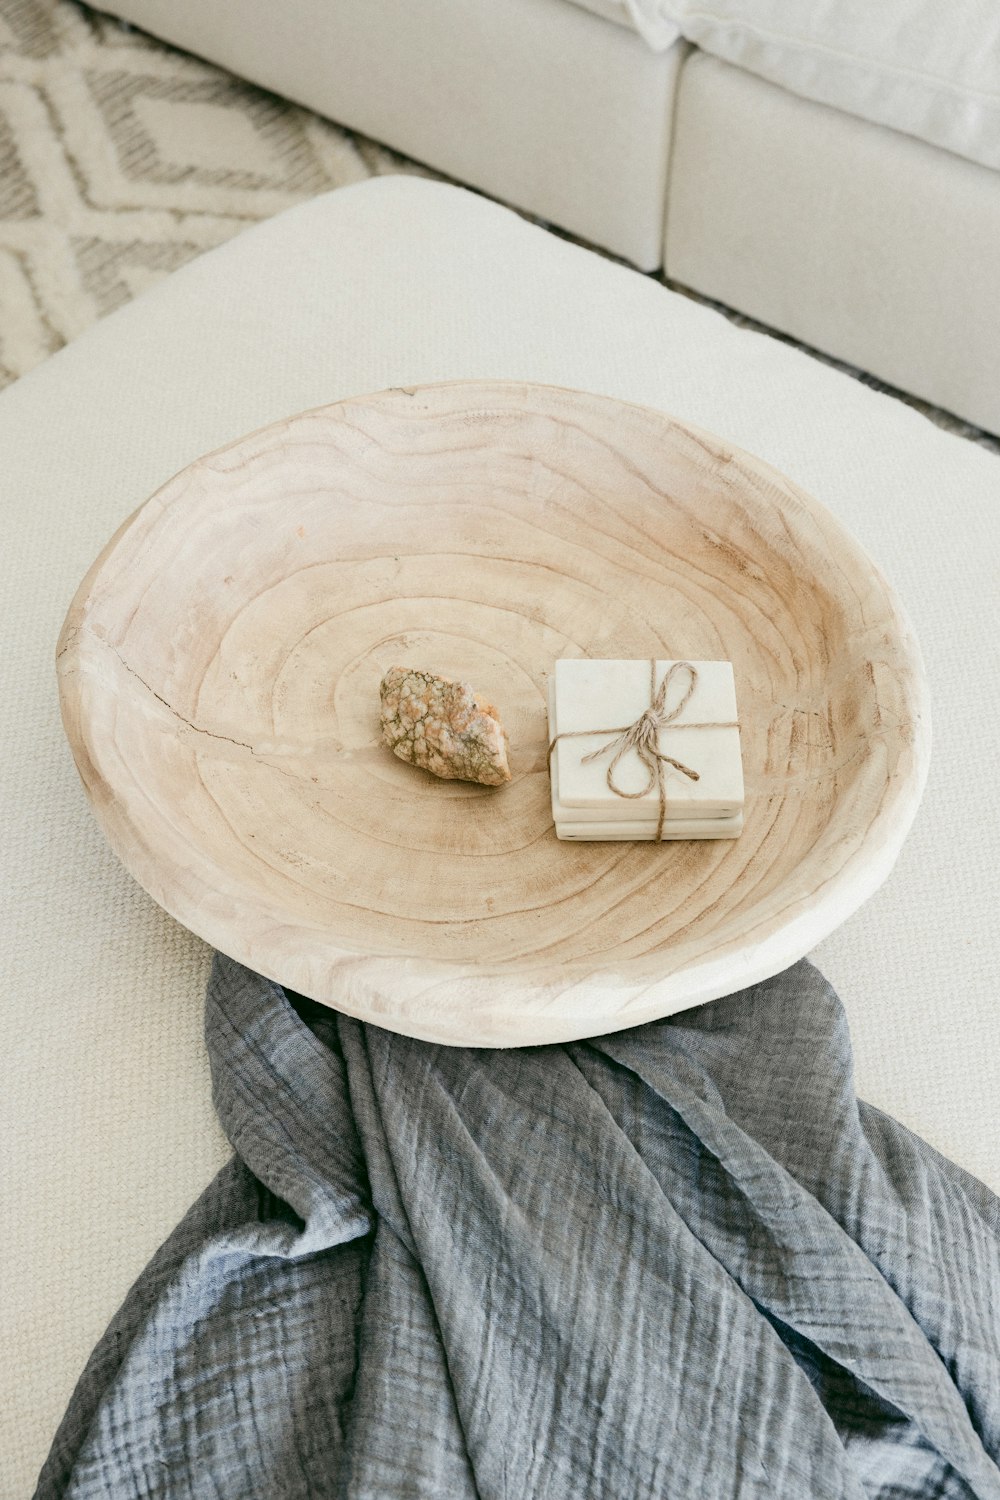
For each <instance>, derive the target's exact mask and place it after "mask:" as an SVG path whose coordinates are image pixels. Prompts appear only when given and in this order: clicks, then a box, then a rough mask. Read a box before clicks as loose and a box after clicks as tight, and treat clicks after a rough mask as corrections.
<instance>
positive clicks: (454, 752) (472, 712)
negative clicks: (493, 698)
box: [379, 667, 510, 786]
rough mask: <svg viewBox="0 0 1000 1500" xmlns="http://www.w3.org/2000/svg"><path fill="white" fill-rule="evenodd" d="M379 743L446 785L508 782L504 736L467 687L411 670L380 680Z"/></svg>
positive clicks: (496, 718) (487, 706)
mask: <svg viewBox="0 0 1000 1500" xmlns="http://www.w3.org/2000/svg"><path fill="white" fill-rule="evenodd" d="M379 692H380V695H381V699H382V738H383V740H384V741H385V743H386V744H387V745H388V746H389V748H390V750H391V751H392V752H393V754H394V755H398V756H399V758H400V760H405V761H409V762H410V764H411V765H414V766H422V767H423V769H424V770H425V771H431V772H433V774H434V775H435V776H441V777H443V778H444V779H445V780H446V781H478V782H481V783H482V785H483V786H501V785H502V784H503V783H504V782H505V781H509V780H510V766H509V764H508V760H507V751H508V741H507V731H506V730H505V729H504V727H503V725H502V724H501V722H500V715H499V714H498V712H497V710H496V709H495V708H494V706H493V704H492V703H487V701H486V699H485V698H482V697H480V695H479V694H478V693H475V692H473V690H472V688H471V687H470V686H469V684H468V683H467V682H455V681H453V680H452V679H451V678H450V677H439V676H438V675H437V673H435V672H424V671H417V670H416V669H414V668H412V667H391V668H390V669H389V671H388V672H386V674H385V676H384V677H383V678H382V683H381V687H380V688H379Z"/></svg>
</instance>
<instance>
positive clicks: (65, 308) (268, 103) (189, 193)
mask: <svg viewBox="0 0 1000 1500" xmlns="http://www.w3.org/2000/svg"><path fill="white" fill-rule="evenodd" d="M206 3H213V0H206ZM216 3H217V0H216ZM276 3H280V0H276ZM331 3H336V0H331ZM388 172H408V173H415V174H418V175H421V176H426V177H437V176H438V175H439V174H437V173H435V172H432V171H430V170H429V169H427V168H425V167H422V166H420V165H418V164H417V163H416V162H412V161H409V160H407V159H406V158H405V157H401V156H398V155H397V154H396V153H394V152H392V151H389V150H388V149H386V148H385V147H384V146H380V145H377V144H376V143H375V142H373V141H370V140H367V139H365V138H364V137H363V136H359V135H356V134H354V133H353V132H351V131H348V130H343V129H341V128H340V127H339V126H337V125H333V124H331V123H330V122H329V121H328V120H324V119H321V118H320V116H318V115H315V114H313V113H311V111H309V110H306V109H302V108H300V107H299V106H298V105H295V104H290V103H288V102H287V101H286V100H284V99H280V98H278V97H277V96H276V95H274V94H269V93H267V92H266V91H265V90H263V89H259V88H255V87H254V86H253V85H251V84H247V83H243V82H241V81H240V80H239V79H236V78H234V77H232V76H231V75H230V74H228V73H226V72H223V71H221V70H220V69H218V68H215V67H212V66H211V65H210V64H208V63H203V62H200V61H199V60H198V59H197V58H194V57H190V56H188V55H187V54H185V53H183V52H177V51H175V50H174V49H173V48H171V47H167V46H165V45H163V44H162V43H160V42H157V41H155V40H153V38H151V37H147V36H145V35H144V34H143V33H141V32H139V31H136V30H134V29H133V28H131V27H129V26H128V25H126V24H125V23H124V22H121V21H118V20H115V19H113V18H111V17H109V16H103V15H100V14H99V13H97V12H94V11H91V10H88V9H87V8H86V7H85V6H83V5H80V4H77V3H76V0H0V386H3V385H6V384H9V382H10V381H12V380H14V379H16V378H17V377H18V376H19V375H22V374H24V373H25V372H26V371H27V370H30V369H31V368H32V367H33V366H34V365H37V364H38V363H40V361H41V360H43V359H45V358H46V357H47V356H48V355H49V354H51V353H53V352H54V351H55V350H56V349H58V348H60V347H61V345H63V344H64V343H66V342H67V341H68V340H69V339H72V338H74V337H75V336H76V335H77V334H78V333H81V332H82V331H83V329H85V328H87V327H88V326H89V325H90V324H91V323H93V322H94V321H95V320H96V319H97V318H100V317H102V316H103V315H104V314H105V313H108V312H111V310H112V309H113V308H115V307H118V306H119V305H120V304H121V303H123V302H127V301H129V300H130V299H131V298H132V297H134V296H136V295H137V293H139V292H141V291H143V290H145V288H146V287H149V286H151V285H152V284H153V283H154V282H156V281H158V280H160V279H161V278H162V277H164V276H167V275H169V274H170V272H171V271H173V270H176V268H177V267H178V266H180V265H183V264H184V262H185V261H188V260H191V259H192V258H193V257H194V256H196V255H200V254H201V253H202V251H204V250H208V249H211V247H212V246H213V245H218V244H220V243H221V242H222V241H223V240H225V239H228V238H229V237H230V235H233V234H236V233H237V232H238V231H239V230H241V229H244V228H245V227H246V226H247V225H248V224H249V223H252V222H254V221H256V220H259V219H266V218H268V217H270V215H272V214H276V213H279V212H280V211H281V210H282V209H284V208H288V207H290V206H291V205H292V204H293V203H298V202H299V201H300V200H301V199H303V198H309V197H312V196H314V195H315V194H317V193H322V192H326V191H327V190H328V189H330V188H334V187H341V186H344V185H345V184H347V183H351V182H358V181H360V180H362V179H363V178H366V177H371V176H374V175H376V174H380V173H388ZM557 232H558V231H557ZM677 290H678V291H684V290H685V289H684V288H682V287H678V288H677ZM685 295H692V294H691V293H687V292H686V293H685ZM696 300H698V301H704V300H705V299H703V298H697V299H696ZM711 305H712V306H718V304H715V303H713V304H711ZM719 311H720V312H722V313H724V314H725V315H726V316H727V317H729V318H731V319H732V320H733V321H734V322H737V323H740V324H741V325H743V326H746V327H751V328H759V327H760V326H761V325H759V324H757V323H755V322H754V321H753V320H752V319H750V318H746V317H744V316H742V315H740V314H738V313H734V312H733V311H732V310H731V309H729V308H726V307H721V306H719ZM764 331H765V332H772V331H773V330H770V329H765V330H764ZM779 337H780V335H779ZM787 342H795V341H794V340H787ZM809 352H810V353H814V352H815V351H812V350H810V351H809ZM817 357H818V358H823V356H817ZM826 362H827V363H837V362H836V361H830V360H828V361H826ZM839 368H841V369H845V370H847V372H848V373H849V374H851V375H853V376H854V377H855V378H857V379H861V380H863V381H865V383H866V384H869V385H872V386H875V387H876V389H879V390H885V391H889V393H890V394H892V395H901V393H899V392H896V391H892V390H891V389H890V388H889V387H887V386H884V385H882V384H881V383H880V382H878V381H876V380H875V379H874V378H873V377H871V376H869V375H866V374H864V373H863V372H861V371H858V370H855V369H853V368H851V367H849V366H845V365H839ZM901 399H904V400H910V404H912V405H914V406H917V407H918V408H919V409H920V410H921V411H923V412H924V413H925V414H926V415H927V416H929V417H930V418H931V420H932V421H935V422H937V423H938V424H939V425H940V426H943V427H947V428H949V429H951V430H952V431H955V432H959V433H961V434H963V435H964V436H966V437H969V438H971V439H972V440H973V441H974V442H978V443H981V444H982V445H983V446H985V447H989V448H992V449H993V450H994V451H995V452H997V453H1000V439H998V438H996V437H992V436H990V435H989V434H987V433H983V432H980V431H979V429H977V428H974V427H971V426H969V425H968V424H967V423H964V422H961V421H959V420H958V419H957V418H955V417H952V416H950V415H949V414H947V413H945V412H941V411H938V410H937V409H936V408H933V407H929V406H928V405H927V404H926V403H923V402H919V401H912V400H911V399H910V398H909V397H906V396H901Z"/></svg>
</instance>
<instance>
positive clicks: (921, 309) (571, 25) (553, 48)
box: [102, 0, 1000, 432]
mask: <svg viewBox="0 0 1000 1500" xmlns="http://www.w3.org/2000/svg"><path fill="white" fill-rule="evenodd" d="M102 8H104V9H108V10H111V11H113V12H114V13H115V14H116V15H118V16H121V17H123V18H125V19H127V20H130V21H132V22H134V23H135V24H136V25H138V26H140V27H143V28H144V29H145V30H147V31H149V32H151V33H153V34H154V35H155V36H158V37H161V38H163V39H165V40H167V41H169V42H172V43H174V44H176V45H178V46H180V47H183V48H186V49H188V50H189V51H192V52H195V53H198V54H199V55H201V56H203V57H206V58H208V59H210V60H211V61H213V62H216V63H219V64H220V65H222V66H223V67H225V68H227V69H229V70H231V71H233V72H235V73H237V74H240V75H241V76H243V77H246V78H249V79H252V80H253V81H254V82H256V83H260V84H263V85H264V86H266V87H267V88H269V89H273V90H275V91H276V92H278V93H281V94H284V95H286V96H288V97H289V98H291V99H295V100H298V101H299V102H301V103H303V104H306V105H309V106H310V107H311V108H313V109H315V110H318V111H319V112H320V113H321V114H324V115H328V116H330V117H331V118H333V119H334V120H338V121H340V122H342V123H343V124H345V125H348V126H350V127H352V128H353V129H356V130H360V131H362V132H364V133H366V134H368V135H370V136H374V137H375V138H376V139H378V140H381V141H384V142H386V143H388V144H389V145H391V146H394V147H396V148H397V149H398V150H401V151H403V152H405V153H407V154H408V155H410V156H413V157H415V158H417V159H418V160H420V161H423V162H426V163H428V164H429V165H431V166H432V167H434V168H436V169H437V170H439V171H441V172H443V173H445V174H447V175H449V176H451V177H454V178H456V179H457V180H459V181H461V182H465V183H468V184H471V185H472V186H474V187H477V188H480V189H482V190H484V191H485V192H487V193H489V194H491V195H492V196H494V197H496V198H500V199H502V200H504V201H505V202H508V203H511V204H513V205H515V206H516V207H518V208H521V209H523V210H526V211H527V212H528V213H531V214H535V215H538V216H540V217H542V218H544V219H546V220H548V221H549V222H551V223H553V224H556V225H559V226H561V227H562V228H564V229H567V230H569V231H571V232H572V233H574V234H576V235H579V236H580V237H582V238H583V239H585V240H588V241H591V242H592V243H594V244H596V245H600V246H603V247H604V248H606V249H608V250H610V251H612V252H613V253H615V254H616V255H620V256H622V257H623V258H624V259H626V260H629V261H631V262H632V263H633V264H635V265H636V266H638V267H639V268H640V269H642V270H648V271H651V270H656V269H658V268H659V267H661V266H663V267H664V269H665V273H666V275H667V277H668V278H669V279H670V280H672V281H674V282H675V283H677V284H679V285H682V286H687V287H690V288H692V289H693V290H695V291H697V292H700V293H702V294H704V295H706V296H708V297H712V298H715V299H718V300H719V301H721V302H724V303H727V304H729V305H731V306H732V307H735V308H738V309H740V310H741V311H742V312H745V313H748V314H750V315H751V316H753V317H755V318H759V319H760V320H761V321H762V322H764V323H766V324H768V325H770V326H771V327H773V328H775V329H778V330H780V331H782V332H785V333H788V334H791V335H792V336H793V337H795V338H796V339H800V340H802V341H803V342H805V343H807V344H810V345H812V346H814V347H815V348H817V349H820V350H822V351H824V352H825V353H827V354H830V355H833V356H835V357H837V358H839V359H842V360H846V361H848V362H849V363H851V364H855V365H859V366H860V367H861V368H863V369H865V370H868V371H871V372H872V373H873V374H874V375H876V376H878V377H879V378H880V379H882V380H885V381H888V382H889V383H890V384H892V385H896V386H899V387H901V388H902V389H904V390H906V391H908V392H910V393H912V394H914V395H916V396H918V397H922V398H924V399H926V400H927V401H930V402H932V403H934V404H936V405H939V406H943V407H945V408H946V409H948V410H950V411H953V412H955V413H957V414H958V415H959V416H961V417H964V418H965V419H966V420H968V421H970V422H972V423H975V424H976V425H978V426H982V427H985V428H987V429H989V430H990V431H993V432H997V431H1000V86H998V83H997V80H998V78H1000V24H998V22H997V18H996V11H995V7H994V6H993V5H992V4H991V3H990V0H954V3H953V4H951V5H949V6H948V7H941V6H939V5H936V4H934V3H933V0H884V3H881V4H879V5H874V6H873V5H872V4H871V3H870V0H841V3H839V4H838V5H836V6H807V7H803V6H802V5H801V4H800V3H797V0H717V3H716V5H715V6H714V7H713V8H712V11H711V12H707V11H704V10H699V9H698V8H697V7H696V6H695V5H694V4H692V3H691V0H501V3H498V0H420V3H419V4H414V3H413V0H336V3H331V0H283V3H282V4H280V5H276V4H274V3H273V0H232V3H229V4H226V5H206V4H204V3H203V0H111V3H109V4H102Z"/></svg>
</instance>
